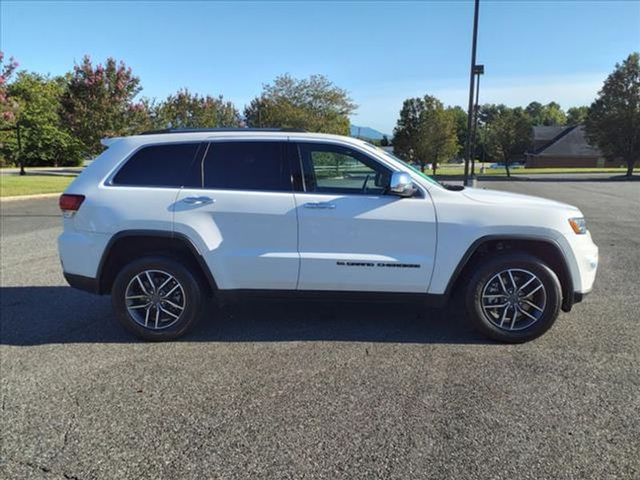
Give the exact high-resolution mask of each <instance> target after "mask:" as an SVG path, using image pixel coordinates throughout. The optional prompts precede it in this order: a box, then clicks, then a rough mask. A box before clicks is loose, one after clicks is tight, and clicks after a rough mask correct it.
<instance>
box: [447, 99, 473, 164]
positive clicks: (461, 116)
mask: <svg viewBox="0 0 640 480" xmlns="http://www.w3.org/2000/svg"><path fill="white" fill-rule="evenodd" d="M447 111H448V112H450V114H451V115H452V116H453V120H454V123H455V125H456V137H457V143H458V151H457V155H458V156H459V157H463V156H464V154H465V151H464V149H465V146H466V141H467V112H465V111H464V109H463V108H462V107H459V106H457V105H456V106H455V107H447ZM476 137H477V136H476ZM477 144H478V142H477V138H476V147H477Z"/></svg>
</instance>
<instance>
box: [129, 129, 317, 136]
mask: <svg viewBox="0 0 640 480" xmlns="http://www.w3.org/2000/svg"><path fill="white" fill-rule="evenodd" d="M201 132H297V133H306V130H305V129H303V128H163V129H161V130H149V131H147V132H142V133H141V134H140V135H157V134H161V133H201Z"/></svg>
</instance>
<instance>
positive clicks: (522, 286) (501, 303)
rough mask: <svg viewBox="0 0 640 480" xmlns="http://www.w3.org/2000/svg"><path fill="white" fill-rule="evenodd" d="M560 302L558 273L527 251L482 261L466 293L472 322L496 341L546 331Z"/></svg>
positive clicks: (525, 338) (523, 338) (517, 339)
mask: <svg viewBox="0 0 640 480" xmlns="http://www.w3.org/2000/svg"><path fill="white" fill-rule="evenodd" d="M561 304H562V290H561V287H560V281H559V280H558V277H557V275H556V274H555V273H554V272H553V270H551V269H550V268H549V267H548V266H547V265H545V264H544V263H543V262H542V261H541V260H539V259H538V258H536V257H533V256H531V255H528V254H524V253H513V254H506V255H500V256H496V257H493V258H491V259H488V260H486V261H484V262H483V263H481V264H480V265H479V266H478V268H477V269H476V271H475V273H474V274H473V276H472V277H471V280H470V282H469V284H468V290H467V295H466V305H467V312H468V315H469V318H470V320H471V322H472V323H473V325H474V326H475V327H476V328H477V329H478V330H480V331H481V332H482V333H484V334H485V335H487V336H488V337H490V338H493V339H494V340H499V341H503V342H510V343H519V342H526V341H528V340H532V339H534V338H537V337H539V336H540V335H542V334H543V333H544V332H546V331H547V330H548V329H549V328H551V326H552V325H553V323H554V322H555V320H556V318H557V317H558V313H559V312H560V306H561Z"/></svg>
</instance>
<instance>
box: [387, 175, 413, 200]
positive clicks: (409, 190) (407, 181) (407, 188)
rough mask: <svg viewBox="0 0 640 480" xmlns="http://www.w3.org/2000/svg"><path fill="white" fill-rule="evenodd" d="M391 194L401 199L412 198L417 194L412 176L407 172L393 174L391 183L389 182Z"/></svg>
mask: <svg viewBox="0 0 640 480" xmlns="http://www.w3.org/2000/svg"><path fill="white" fill-rule="evenodd" d="M389 192H391V193H393V194H394V195H398V196H399V197H411V196H412V195H413V194H414V193H416V187H414V186H413V180H411V175H409V174H408V173H405V172H393V174H392V175H391V182H389Z"/></svg>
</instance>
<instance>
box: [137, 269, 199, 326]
mask: <svg viewBox="0 0 640 480" xmlns="http://www.w3.org/2000/svg"><path fill="white" fill-rule="evenodd" d="M125 305H126V307H127V311H128V312H129V315H130V316H131V318H132V319H133V320H134V321H135V322H136V323H137V324H138V325H141V326H143V327H144V328H147V329H150V330H162V329H165V328H169V327H170V326H172V325H174V324H175V323H176V322H177V321H178V320H179V319H180V316H181V315H182V312H184V309H185V307H186V305H187V299H186V297H185V294H184V289H183V288H182V285H181V284H180V282H179V281H178V279H177V278H176V277H174V276H173V275H171V274H170V273H167V272H165V271H162V270H144V271H142V272H140V273H138V274H137V275H136V276H134V277H133V278H132V279H131V281H130V282H129V284H128V285H127V288H126V290H125Z"/></svg>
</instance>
